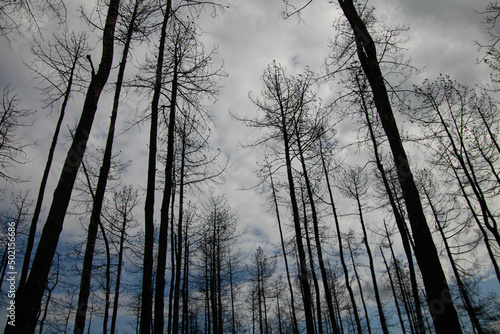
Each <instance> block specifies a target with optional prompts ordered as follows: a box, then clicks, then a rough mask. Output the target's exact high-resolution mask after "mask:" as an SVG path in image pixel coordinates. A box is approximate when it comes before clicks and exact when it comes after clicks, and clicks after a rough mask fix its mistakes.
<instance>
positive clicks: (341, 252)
mask: <svg viewBox="0 0 500 334" xmlns="http://www.w3.org/2000/svg"><path fill="white" fill-rule="evenodd" d="M320 156H321V162H322V165H323V172H324V173H325V180H326V187H327V189H328V195H329V199H330V206H331V208H332V213H333V218H334V221H335V228H336V229H337V241H338V244H339V245H338V246H339V257H340V263H341V264H342V269H343V270H344V278H345V286H346V289H347V291H348V292H349V297H350V299H351V304H352V308H353V313H354V319H355V321H356V329H357V332H358V334H362V333H363V330H362V328H361V321H360V320H359V314H358V308H357V306H356V300H355V299H354V293H353V291H352V288H351V284H350V282H349V271H348V269H347V264H346V263H345V259H344V250H343V246H342V235H341V231H340V224H339V219H338V215H337V209H336V208H335V202H334V200H333V193H332V188H331V185H330V177H329V176H328V170H327V168H326V162H325V158H324V155H323V150H322V148H321V142H320Z"/></svg>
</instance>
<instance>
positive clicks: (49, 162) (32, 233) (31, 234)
mask: <svg viewBox="0 0 500 334" xmlns="http://www.w3.org/2000/svg"><path fill="white" fill-rule="evenodd" d="M77 61H78V56H77V55H75V58H74V59H73V63H72V64H71V70H70V74H69V78H68V86H67V87H66V91H65V93H64V100H63V102H62V105H61V112H60V114H59V119H58V120H57V124H56V128H55V130H54V135H53V136H52V143H51V144H50V149H49V156H48V157H47V163H46V164H45V169H44V171H43V175H42V182H41V183H40V189H39V190H38V197H37V200H36V205H35V211H34V212H33V218H32V220H31V226H30V232H29V235H28V241H27V244H26V251H25V253H24V261H23V269H22V271H21V278H20V279H19V289H20V290H22V288H23V287H24V284H25V283H26V277H28V271H29V266H30V261H31V252H32V251H33V244H34V242H35V234H36V226H37V224H38V218H39V217H40V212H41V211H42V203H43V196H44V194H45V187H46V185H47V180H48V178H49V172H50V166H51V165H52V159H53V158H54V152H55V150H56V145H57V138H58V137H59V131H60V130H61V125H62V122H63V119H64V114H65V112H66V105H67V104H68V100H69V97H70V94H71V86H72V84H73V74H74V72H75V68H76V63H77Z"/></svg>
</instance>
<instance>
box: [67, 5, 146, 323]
mask: <svg viewBox="0 0 500 334" xmlns="http://www.w3.org/2000/svg"><path fill="white" fill-rule="evenodd" d="M141 3H142V1H140V0H136V1H135V3H134V6H133V10H132V14H131V17H130V21H129V22H127V30H126V37H125V41H124V46H123V52H122V58H121V61H120V67H119V70H118V78H117V81H116V87H115V95H114V100H113V107H112V110H111V120H110V123H109V129H108V135H107V139H106V146H105V149H104V155H103V159H102V165H101V169H100V171H99V178H98V181H97V186H96V190H95V196H94V199H93V200H94V201H93V207H92V214H91V217H90V222H89V227H88V236H87V244H86V247H85V256H84V262H83V269H82V277H81V285H80V295H79V297H78V310H79V311H78V312H77V314H76V318H75V333H80V332H83V329H84V328H85V314H86V309H87V302H88V297H89V294H90V279H91V271H92V259H93V256H94V247H95V241H96V238H97V229H98V226H99V225H100V220H101V211H102V205H103V201H104V195H105V192H106V184H107V182H108V175H109V171H110V169H111V157H112V150H113V140H114V136H115V127H116V120H117V117H118V106H119V101H120V93H121V89H122V84H123V79H124V75H125V67H126V64H127V58H128V56H129V50H130V44H131V42H132V35H133V33H134V31H135V30H136V28H135V27H136V18H137V16H138V12H139V10H140V9H142V8H140V5H141Z"/></svg>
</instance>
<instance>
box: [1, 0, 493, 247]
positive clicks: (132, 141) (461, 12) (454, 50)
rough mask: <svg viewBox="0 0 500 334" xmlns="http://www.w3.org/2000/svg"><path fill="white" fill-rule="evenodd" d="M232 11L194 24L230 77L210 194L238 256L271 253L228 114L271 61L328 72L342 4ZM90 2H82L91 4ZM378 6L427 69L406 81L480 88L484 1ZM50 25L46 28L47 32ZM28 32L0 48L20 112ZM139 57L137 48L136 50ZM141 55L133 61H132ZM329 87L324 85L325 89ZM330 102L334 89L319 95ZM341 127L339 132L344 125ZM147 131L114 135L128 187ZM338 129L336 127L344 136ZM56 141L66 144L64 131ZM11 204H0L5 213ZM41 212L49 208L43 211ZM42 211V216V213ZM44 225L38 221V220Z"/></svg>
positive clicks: (219, 113)
mask: <svg viewBox="0 0 500 334" xmlns="http://www.w3.org/2000/svg"><path fill="white" fill-rule="evenodd" d="M229 2H230V8H229V9H227V10H225V11H224V12H223V13H217V16H216V17H211V16H209V15H208V14H210V13H206V15H204V17H203V18H201V19H200V20H199V21H198V22H199V26H200V28H201V29H202V30H203V31H204V34H203V36H202V40H203V41H204V42H205V45H206V47H207V49H210V48H212V47H213V46H217V47H218V55H217V57H216V62H221V61H224V65H225V70H226V72H227V74H228V76H227V77H226V78H224V79H223V80H222V81H221V85H222V86H223V87H222V89H221V91H220V95H219V96H218V101H217V102H216V103H215V104H213V105H211V106H210V109H211V112H212V114H213V115H214V117H215V122H216V125H217V127H216V128H215V133H214V135H213V138H212V139H213V141H212V142H213V146H214V147H216V148H220V149H221V150H222V152H223V153H224V154H225V155H227V156H229V157H230V165H229V168H228V170H227V174H226V181H227V182H226V184H225V185H224V186H223V187H222V188H220V187H216V188H214V189H213V192H214V193H220V194H223V193H224V194H225V195H226V196H227V197H228V202H229V204H230V205H231V207H232V209H233V210H234V211H235V212H236V213H237V214H238V215H239V226H240V228H241V230H242V231H243V230H246V231H247V233H246V234H245V235H244V236H243V240H242V242H241V244H240V246H241V247H242V249H243V251H248V252H252V251H253V250H255V249H256V248H257V247H258V246H262V247H264V248H266V249H267V250H269V251H271V250H273V248H272V247H271V246H270V245H271V244H272V243H275V244H276V243H277V240H278V239H277V237H278V235H277V231H278V230H277V227H276V225H275V220H274V218H273V215H270V214H266V213H264V211H265V205H264V204H265V197H263V196H261V195H259V194H258V193H257V192H256V191H254V190H246V191H243V190H239V189H240V188H248V187H251V186H253V185H255V184H256V183H257V182H258V179H257V177H256V176H255V171H256V170H257V168H258V165H257V164H256V162H257V161H259V159H260V156H259V155H258V154H257V153H258V152H253V151H251V150H249V149H242V148H241V146H240V143H242V142H246V141H247V140H248V139H249V138H251V137H252V136H254V135H255V133H253V132H251V131H249V130H248V129H246V128H245V127H244V126H243V125H242V124H240V123H238V122H237V121H236V120H234V119H232V118H231V117H230V114H229V112H232V113H234V114H237V115H240V116H243V115H248V114H249V113H253V112H254V111H255V107H254V106H253V104H252V103H251V101H250V100H249V98H248V94H249V92H253V93H254V94H256V95H258V94H259V93H260V90H261V82H260V77H261V74H262V72H263V71H264V69H265V68H266V67H267V65H268V64H269V63H270V62H271V61H272V60H276V61H278V62H280V63H281V64H283V65H284V66H285V67H286V68H287V72H288V73H290V74H297V73H300V72H302V71H303V70H304V68H305V67H306V66H309V67H310V68H311V69H312V70H313V71H317V72H320V71H324V67H323V64H324V61H325V58H326V57H327V55H328V53H329V47H328V41H329V39H330V38H332V37H333V36H334V35H335V31H334V30H333V28H332V23H333V21H334V20H336V19H337V18H338V17H339V15H340V14H339V9H338V5H337V4H336V2H335V1H333V3H330V2H329V1H326V0H315V1H313V2H312V4H311V5H309V6H308V7H307V8H306V9H304V11H303V12H302V16H301V20H298V18H297V17H291V18H289V19H288V20H284V19H283V18H282V16H281V14H280V12H281V11H282V10H283V3H282V1H281V0H252V1H243V0H234V1H229ZM77 3H78V2H69V3H68V11H69V14H70V15H71V16H72V15H74V14H75V8H76V4H77ZM92 4H93V1H90V0H86V6H87V8H90V7H91V5H92ZM369 4H371V5H375V6H376V15H377V17H378V18H379V19H381V20H383V21H384V22H386V23H388V24H401V23H405V24H407V25H408V26H409V31H408V33H407V37H408V38H409V40H408V42H407V43H406V44H405V45H404V46H405V47H406V48H408V57H410V58H411V59H412V64H413V65H414V66H416V67H419V68H423V67H425V71H424V72H422V74H420V75H419V76H415V77H413V78H412V80H413V81H414V82H415V83H420V82H421V81H422V80H423V79H424V78H435V77H436V76H437V75H438V74H439V73H445V74H450V75H451V76H452V78H454V79H457V80H458V81H460V82H463V83H469V84H471V85H474V84H481V83H486V82H487V80H488V70H487V68H486V66H484V65H477V64H476V59H477V58H478V57H480V56H481V54H480V53H478V51H477V47H476V46H475V45H473V40H484V39H485V38H486V35H485V34H484V26H483V25H482V24H481V21H482V16H481V15H479V14H477V13H475V10H482V9H484V8H485V7H486V5H487V4H488V1H486V0H480V1H479V0H476V1H467V0H401V1H398V0H390V1H387V0H376V1H369ZM50 27H51V24H50V22H47V23H45V24H43V25H42V28H44V29H45V30H47V33H49V32H50V30H51V28H50ZM71 27H72V28H75V29H84V28H83V27H85V25H84V24H83V23H82V22H80V21H79V20H78V19H77V18H72V19H71ZM29 37H30V34H26V38H20V37H14V38H12V41H11V44H10V45H9V44H7V43H6V41H5V40H2V41H1V48H0V59H1V60H0V83H1V84H2V87H3V86H4V85H5V84H6V83H8V82H12V85H13V86H14V87H15V88H16V89H18V91H19V92H20V96H21V97H22V99H23V103H24V104H25V105H26V106H32V107H33V108H37V109H40V108H39V104H38V103H37V101H38V100H39V97H38V96H37V95H36V92H35V91H33V90H32V87H33V86H34V85H36V82H32V81H31V79H30V75H29V73H28V71H27V69H26V68H25V67H24V65H23V64H22V61H21V60H22V59H29V53H28V50H29V43H28V38H29ZM136 51H137V50H136ZM92 55H93V59H99V53H98V52H97V51H95V52H93V53H92ZM138 61H140V59H137V58H134V59H133V63H137V62H138ZM115 78H116V70H115V72H112V74H111V76H110V79H109V82H113V81H114V80H115ZM327 88H328V87H326V88H324V89H327ZM328 94H331V96H330V97H333V94H334V92H331V93H328V92H327V93H325V96H327V97H328ZM81 101H82V100H81V96H75V98H74V99H73V101H72V104H71V110H70V111H69V112H68V115H67V117H66V122H65V125H64V128H63V132H64V133H67V126H73V125H74V124H75V122H76V120H77V117H79V116H78V114H79V112H81V106H82V103H81ZM109 103H110V96H109V94H108V95H104V96H103V98H102V99H101V101H100V104H99V109H98V114H97V116H96V121H95V123H94V124H95V125H94V129H93V133H92V140H91V144H92V146H91V149H93V150H95V149H96V147H98V146H99V145H100V144H103V143H104V138H105V133H106V131H107V125H106V121H107V119H108V118H109V112H108V111H109V105H110V104H109ZM121 106H122V107H121V109H120V116H119V121H120V119H121V124H122V125H121V127H122V128H123V119H124V118H127V119H129V120H130V119H131V118H132V117H133V116H134V114H135V112H136V107H135V105H134V100H129V101H126V102H123V103H122V104H121ZM46 115H47V111H46V110H41V109H40V110H39V112H38V116H37V121H36V123H35V126H34V127H30V128H29V129H26V132H25V134H26V137H27V140H29V141H32V142H36V144H35V145H33V147H31V148H30V149H29V151H28V153H29V155H30V158H31V159H32V162H31V163H29V164H27V165H24V166H21V167H20V168H19V169H18V170H17V172H18V173H19V174H20V175H22V176H24V177H26V178H29V179H30V182H28V183H25V184H23V185H20V186H17V187H16V188H15V191H18V190H20V189H33V190H32V195H33V197H35V194H36V192H37V189H38V184H39V182H40V179H41V174H42V167H41V166H43V165H44V164H45V160H46V155H47V152H48V147H49V144H50V138H51V136H52V132H53V127H54V125H55V121H56V115H57V113H54V114H53V115H52V116H50V117H46ZM340 130H341V129H340ZM148 131H149V126H147V125H144V126H142V127H141V128H140V129H137V128H136V129H133V130H132V131H130V132H127V133H126V134H125V135H122V136H120V137H118V138H117V141H116V146H115V148H114V151H115V152H117V151H118V150H121V152H122V157H123V159H124V160H132V164H131V166H130V168H129V171H128V173H127V175H126V176H125V178H126V181H125V183H134V184H135V185H137V186H142V187H144V186H145V184H146V182H145V175H146V172H145V171H146V170H147V137H148ZM340 132H341V133H342V131H340ZM63 137H64V138H61V139H60V141H59V142H60V144H63V143H64V142H65V141H67V140H68V136H67V135H64V136H63ZM67 147H68V145H67V143H66V145H60V146H59V149H58V152H57V154H56V157H55V165H56V166H57V165H58V164H59V166H60V164H61V163H62V161H63V159H64V158H65V155H66V151H65V149H67ZM59 171H60V169H58V171H57V172H55V171H52V173H51V177H50V182H49V187H48V188H47V191H46V196H45V202H44V207H45V208H46V209H48V207H49V205H50V202H51V198H52V193H53V190H54V186H55V182H56V181H57V179H58V178H59ZM7 202H8V201H7V200H4V201H2V202H0V206H1V207H2V208H5V207H6V205H7V204H8V203H7ZM156 203H157V204H156V208H155V209H156V212H157V213H159V206H160V203H161V199H160V198H157V201H156ZM46 211H47V210H46ZM46 211H45V213H46ZM136 216H137V217H138V218H139V220H141V219H142V217H143V209H142V206H141V207H140V208H139V209H138V210H137V212H136ZM42 221H43V220H42ZM78 226H79V224H78V223H77V222H71V221H68V222H67V223H66V224H65V227H64V232H63V237H69V236H75V235H76V234H78Z"/></svg>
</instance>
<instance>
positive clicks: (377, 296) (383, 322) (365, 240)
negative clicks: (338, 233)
mask: <svg viewBox="0 0 500 334" xmlns="http://www.w3.org/2000/svg"><path fill="white" fill-rule="evenodd" d="M354 189H355V192H356V193H355V195H356V202H357V204H358V213H359V220H360V222H361V230H362V231H363V243H364V244H365V247H366V254H367V255H368V261H369V265H370V274H371V276H372V282H373V291H374V292H375V300H376V302H377V309H378V314H379V318H380V325H381V326H382V332H383V333H384V334H389V330H388V329H387V321H386V320H385V314H384V309H383V307H382V301H381V300H380V293H379V290H378V284H377V275H376V274H375V265H374V263H373V256H372V251H371V248H370V244H369V243H368V233H366V226H365V221H364V219H363V210H362V208H361V201H360V198H359V193H358V187H357V185H356V184H354Z"/></svg>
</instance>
